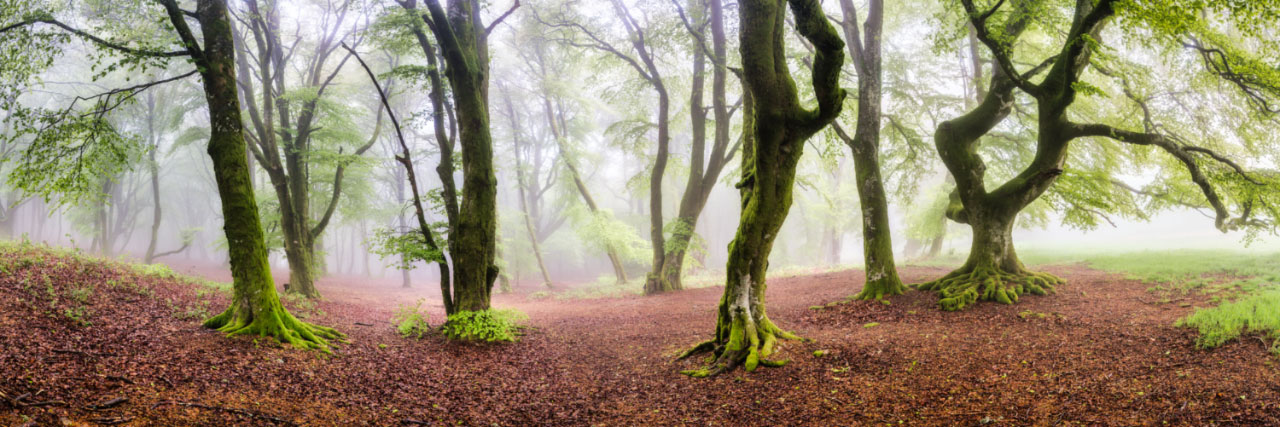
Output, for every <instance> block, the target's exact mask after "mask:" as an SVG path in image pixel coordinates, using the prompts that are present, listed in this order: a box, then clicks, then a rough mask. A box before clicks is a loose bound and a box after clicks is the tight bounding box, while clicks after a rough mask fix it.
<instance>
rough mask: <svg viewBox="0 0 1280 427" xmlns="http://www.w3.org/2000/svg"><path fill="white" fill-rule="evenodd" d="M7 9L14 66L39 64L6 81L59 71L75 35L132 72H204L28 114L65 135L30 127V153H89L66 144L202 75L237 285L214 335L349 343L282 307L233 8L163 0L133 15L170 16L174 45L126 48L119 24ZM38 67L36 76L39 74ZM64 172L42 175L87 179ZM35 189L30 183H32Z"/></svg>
mask: <svg viewBox="0 0 1280 427" xmlns="http://www.w3.org/2000/svg"><path fill="white" fill-rule="evenodd" d="M4 6H5V7H3V8H0V39H3V40H4V41H3V42H0V44H3V45H4V46H5V47H6V49H3V51H5V52H6V55H9V56H13V57H14V58H6V59H24V60H31V59H34V61H24V62H23V63H13V62H10V61H8V60H6V61H3V62H0V69H3V71H0V74H4V75H6V76H14V75H18V76H21V77H23V78H24V79H23V80H18V81H25V80H26V79H29V78H31V77H32V74H34V73H35V72H38V71H40V70H39V68H38V67H39V66H40V65H43V66H48V65H49V64H51V63H52V55H53V54H50V53H49V52H57V51H59V50H60V49H59V46H60V45H61V44H63V43H65V42H67V41H69V40H70V39H71V36H75V37H76V38H79V39H82V40H85V41H88V42H91V43H93V44H94V45H96V46H97V47H98V48H99V49H100V50H103V51H104V52H110V53H114V54H117V55H120V56H121V58H122V59H120V60H119V61H118V62H115V64H116V66H124V67H126V68H135V69H138V68H145V67H147V66H164V65H166V64H168V63H169V62H170V61H172V60H173V59H188V60H189V61H190V62H191V63H192V64H193V65H194V66H195V69H194V70H192V71H190V72H187V73H185V74H179V75H177V76H175V77H171V78H166V79H161V80H156V81H152V82H148V83H143V84H139V85H135V86H131V87H128V88H122V89H115V90H111V91H108V92H104V93H102V94H100V95H98V96H95V97H92V101H93V102H94V107H96V108H91V109H90V111H87V112H85V111H79V110H77V109H75V108H74V107H75V105H72V106H71V107H68V108H66V109H62V110H57V111H27V112H26V113H24V114H25V115H26V116H27V117H37V116H38V118H35V119H34V120H36V121H39V120H42V118H43V119H52V120H55V121H56V122H57V123H61V125H59V126H57V127H43V128H42V127H36V126H31V123H32V122H24V124H25V125H27V126H25V127H26V128H27V129H29V133H34V134H35V136H34V141H33V143H32V144H31V145H30V146H29V147H31V148H29V149H28V150H27V153H30V154H36V155H41V154H39V151H40V150H45V151H44V152H45V153H51V152H65V151H66V150H73V151H74V150H78V149H80V148H81V147H80V146H74V145H73V146H71V147H68V146H67V145H66V144H62V145H59V144H57V141H58V140H60V139H61V137H65V136H68V135H69V134H70V135H75V134H80V135H88V136H91V138H89V139H88V140H85V141H74V142H71V144H101V143H103V141H101V140H97V139H94V138H92V137H99V136H105V135H111V134H115V133H116V132H114V130H113V129H112V128H110V126H109V125H107V124H106V123H105V117H104V113H105V112H108V111H110V110H112V109H114V108H115V107H117V106H119V105H120V103H122V102H127V101H128V100H130V99H132V98H133V97H134V96H136V94H138V93H139V92H141V91H144V90H146V89H148V88H150V87H153V86H156V85H159V84H164V83H169V82H173V81H177V80H181V79H183V78H187V77H191V76H194V75H199V76H200V78H201V80H202V82H203V89H204V95H205V100H206V102H207V105H208V114H209V124H210V137H209V144H208V150H207V151H208V154H209V157H210V159H211V160H212V162H213V171H214V175H215V178H216V180H217V186H218V194H219V197H220V199H221V207H222V216H223V222H224V224H223V229H224V231H225V232H226V237H227V242H228V252H229V255H230V261H231V275H232V278H233V282H234V285H233V292H232V298H231V305H230V306H229V307H227V309H226V310H225V311H223V312H222V313H221V314H219V315H217V316H214V317H212V318H210V319H208V320H207V321H205V322H204V326H205V327H208V328H212V329H217V330H219V331H221V332H224V333H226V334H227V335H259V336H266V337H272V338H275V339H277V340H279V341H280V342H282V343H287V344H291V345H293V346H295V347H301V348H311V349H321V350H325V351H328V348H329V343H330V340H335V339H341V338H343V335H342V334H341V333H340V332H338V331H336V330H334V329H331V328H328V327H323V326H318V325H313V324H309V323H305V322H302V321H300V320H298V319H297V318H295V317H294V316H293V315H291V314H290V313H289V312H288V311H287V310H286V309H285V308H284V307H283V306H281V304H280V298H279V296H278V295H277V293H276V289H275V284H274V282H273V280H272V278H271V270H270V266H269V264H268V262H267V248H266V244H265V242H264V238H263V231H262V226H261V224H260V223H259V221H258V206H257V202H256V199H255V198H254V194H253V186H252V185H251V183H250V170H249V164H248V161H247V156H248V153H247V152H246V149H245V147H246V144H245V140H244V127H243V123H242V122H241V117H240V102H239V99H238V97H237V93H236V92H237V89H236V71H235V48H234V41H233V37H232V31H231V21H230V16H229V14H228V11H227V4H226V2H225V1H223V0H199V1H197V2H196V9H195V10H194V11H191V10H185V9H182V8H181V7H180V6H179V5H178V3H177V1H176V0H156V1H155V2H154V3H150V2H149V4H147V5H139V6H140V7H141V8H143V10H138V11H136V13H135V14H133V15H132V16H136V17H146V18H147V19H149V20H150V22H155V21H154V18H157V17H160V16H163V17H164V18H165V19H164V20H162V21H160V22H163V24H161V27H160V28H157V34H163V35H164V36H165V39H163V40H160V41H151V42H149V43H138V42H133V41H131V40H130V38H129V37H120V38H119V39H117V38H116V36H117V35H118V34H111V33H126V35H127V31H126V30H127V29H128V27H123V26H125V25H129V24H131V23H129V22H119V23H115V25H114V26H113V25H111V24H112V23H104V24H102V29H103V30H104V31H106V34H111V35H106V36H105V37H103V36H100V35H95V34H92V33H90V32H87V31H85V30H81V29H79V28H76V27H74V26H72V25H69V24H67V23H66V22H64V21H63V20H60V19H58V18H56V17H55V16H54V14H53V13H52V12H51V11H50V10H47V9H42V8H40V7H39V6H42V5H18V6H13V5H10V4H4ZM189 18H191V19H195V21H196V22H197V23H198V24H199V28H200V36H199V37H198V36H197V34H196V33H195V32H194V31H192V29H191V24H190V22H188V19H189ZM104 35H105V34H104ZM15 40H18V41H21V42H26V45H25V46H21V48H15V49H9V48H10V47H18V46H15V45H16V44H15V43H13V42H14V41H15ZM166 46H168V47H172V46H176V49H175V50H162V49H164V48H165V47H166ZM103 60H106V59H105V58H104V59H103ZM32 64H35V65H36V67H31V65H32ZM24 67H31V68H24ZM111 68H115V67H111ZM30 130H33V131H30ZM117 137H118V136H117ZM45 155H47V154H45ZM59 166H63V165H60V164H49V165H42V166H41V167H48V168H49V169H48V170H47V171H49V172H51V173H53V172H56V171H64V172H61V173H62V174H66V173H71V174H76V173H80V172H83V171H81V170H78V169H76V168H74V167H68V168H59ZM65 171H70V172H65ZM27 183H28V184H30V181H27ZM56 190H58V189H57V188H52V189H47V190H45V191H56Z"/></svg>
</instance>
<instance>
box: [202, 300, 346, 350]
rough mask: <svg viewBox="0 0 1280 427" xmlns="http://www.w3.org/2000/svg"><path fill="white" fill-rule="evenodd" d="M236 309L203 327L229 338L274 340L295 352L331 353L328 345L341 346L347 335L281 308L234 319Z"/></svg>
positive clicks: (232, 308) (230, 309)
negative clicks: (300, 318) (243, 336)
mask: <svg viewBox="0 0 1280 427" xmlns="http://www.w3.org/2000/svg"><path fill="white" fill-rule="evenodd" d="M237 311H238V310H236V306H234V305H233V306H231V307H229V308H227V311H225V312H223V313H222V314H219V315H217V316H214V317H212V318H210V319H209V320H206V321H205V322H204V327H206V328H210V329H216V330H217V331H218V332H222V333H225V334H227V336H228V337H233V336H237V335H255V336H263V337H270V338H274V339H275V340H276V341H279V342H280V343H282V344H289V345H291V346H293V347H295V348H303V349H308V350H320V351H323V352H325V353H330V352H331V351H330V350H329V343H330V341H337V342H341V341H342V340H345V339H346V335H344V334H343V333H341V332H338V330H336V329H333V328H329V327H325V326H320V325H314V324H311V323H307V322H303V321H301V320H298V319H297V318H296V317H293V315H292V314H289V312H288V311H286V310H285V309H284V308H283V307H279V308H277V309H274V310H267V313H268V315H265V316H254V317H252V318H250V316H244V315H237Z"/></svg>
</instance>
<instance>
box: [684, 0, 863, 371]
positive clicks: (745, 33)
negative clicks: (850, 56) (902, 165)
mask: <svg viewBox="0 0 1280 427" xmlns="http://www.w3.org/2000/svg"><path fill="white" fill-rule="evenodd" d="M787 6H790V10H791V12H792V14H793V15H794V20H795V28H796V30H797V32H799V33H800V35H801V36H803V37H804V38H805V39H806V40H808V42H809V43H810V44H812V45H813V47H814V50H815V53H814V60H813V71H812V73H811V74H812V76H811V77H812V80H811V82H812V83H811V84H812V86H813V92H814V95H815V97H816V98H817V107H816V108H814V109H807V108H805V107H803V106H802V105H801V101H800V99H799V96H798V94H797V92H796V85H795V81H794V80H792V77H791V72H790V69H789V66H788V64H787V55H786V50H785V49H786V43H785V39H786V33H785V32H784V29H785V28H786V21H787V20H786V14H787V13H786V11H787ZM738 8H739V11H738V15H739V26H738V31H739V32H740V33H739V39H740V40H741V45H740V46H739V49H740V51H741V56H742V75H743V81H744V82H745V87H746V92H747V93H748V94H749V96H750V102H748V103H747V104H746V105H748V106H750V107H751V108H749V109H748V110H747V116H748V123H747V124H746V125H745V127H746V128H747V129H749V134H750V137H749V138H747V142H746V144H747V145H746V147H748V149H747V150H744V153H743V154H744V156H743V164H744V167H743V171H742V173H743V180H742V181H741V182H740V183H738V188H739V189H740V191H741V193H742V215H741V218H740V219H739V223H738V232H737V235H736V236H735V237H734V239H733V242H732V243H730V244H729V260H728V264H727V266H726V267H725V270H726V279H725V289H724V296H723V297H721V299H720V305H719V308H718V309H717V317H716V328H715V337H714V338H712V339H711V340H709V341H706V342H703V343H701V344H698V345H696V346H694V347H693V348H692V349H690V350H689V351H687V352H685V353H684V354H682V355H681V358H685V357H689V356H692V355H696V354H702V353H707V352H710V353H711V354H712V356H713V358H712V359H713V360H712V362H711V364H710V366H708V367H707V368H705V369H699V370H692V371H685V373H686V374H688V375H691V376H695V377H705V376H709V375H715V374H719V373H721V372H724V371H727V370H730V369H733V368H735V367H737V366H739V365H741V366H743V367H744V368H745V369H746V370H747V371H753V370H755V369H756V367H758V366H759V365H761V364H763V365H765V366H779V365H781V364H783V363H785V361H770V360H768V359H766V358H767V357H769V356H770V355H772V354H773V350H774V346H775V345H776V344H777V340H778V339H780V338H781V339H799V337H798V336H796V335H794V334H792V333H790V332H787V331H785V330H783V329H781V328H779V327H778V326H777V325H775V324H774V323H773V321H771V320H769V317H768V316H767V315H766V314H765V286H766V283H765V273H766V272H767V270H768V266H769V251H770V249H771V248H772V246H773V241H774V239H775V238H777V236H778V230H779V229H780V228H781V227H782V222H783V221H784V220H785V219H786V217H787V212H788V210H790V207H791V195H792V190H793V187H794V185H793V184H794V181H795V176H796V165H797V164H798V163H799V160H800V155H801V154H802V153H803V152H804V143H805V140H807V139H808V138H809V137H811V136H813V135H814V134H815V133H817V132H818V131H821V130H822V129H823V128H825V127H826V126H827V125H828V124H830V123H831V122H832V121H833V120H835V118H836V116H837V115H839V114H840V109H841V106H842V104H843V102H844V98H845V91H844V90H843V89H841V88H840V85H839V81H840V67H841V65H842V64H843V63H844V52H843V49H844V42H843V41H842V40H841V39H840V35H839V34H838V33H836V30H835V28H834V27H832V26H831V24H830V23H829V22H827V17H826V14H825V13H824V12H823V10H822V5H821V3H820V2H818V1H817V0H743V1H741V2H739V4H738Z"/></svg>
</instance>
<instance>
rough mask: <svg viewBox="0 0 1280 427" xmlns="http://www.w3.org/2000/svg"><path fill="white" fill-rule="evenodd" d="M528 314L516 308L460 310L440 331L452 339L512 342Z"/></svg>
mask: <svg viewBox="0 0 1280 427" xmlns="http://www.w3.org/2000/svg"><path fill="white" fill-rule="evenodd" d="M526 320H528V316H526V315H525V314H524V313H521V312H519V311H516V310H494V309H487V310H481V311H465V310H464V311H459V312H457V313H454V314H450V315H449V318H448V319H447V320H446V321H445V323H444V325H441V326H440V333H441V334H444V336H445V337H446V338H449V339H451V340H463V341H477V342H479V341H483V342H504V341H505V342H511V341H515V340H516V337H517V336H518V335H520V329H522V328H523V327H524V326H523V323H524V322H525V321H526Z"/></svg>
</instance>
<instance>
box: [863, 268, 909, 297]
mask: <svg viewBox="0 0 1280 427" xmlns="http://www.w3.org/2000/svg"><path fill="white" fill-rule="evenodd" d="M906 291H907V287H906V285H903V284H902V280H901V279H898V276H897V274H894V275H893V277H892V278H885V279H881V280H877V281H872V282H867V284H866V285H865V286H863V287H862V292H858V295H857V296H855V297H854V298H855V299H859V300H863V301H880V300H883V299H885V298H887V297H891V296H894V295H902V294H903V293H904V292H906Z"/></svg>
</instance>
